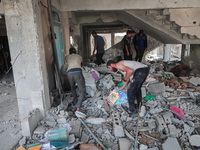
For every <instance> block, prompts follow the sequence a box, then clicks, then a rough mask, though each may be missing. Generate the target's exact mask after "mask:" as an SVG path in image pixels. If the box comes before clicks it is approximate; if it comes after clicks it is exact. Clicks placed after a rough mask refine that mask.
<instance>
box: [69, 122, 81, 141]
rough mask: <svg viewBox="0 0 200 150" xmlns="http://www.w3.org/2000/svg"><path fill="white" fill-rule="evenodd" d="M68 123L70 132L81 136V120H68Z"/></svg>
mask: <svg viewBox="0 0 200 150" xmlns="http://www.w3.org/2000/svg"><path fill="white" fill-rule="evenodd" d="M69 124H70V127H71V128H72V130H71V131H70V134H74V135H75V136H76V137H81V122H80V121H79V120H76V121H70V122H69Z"/></svg>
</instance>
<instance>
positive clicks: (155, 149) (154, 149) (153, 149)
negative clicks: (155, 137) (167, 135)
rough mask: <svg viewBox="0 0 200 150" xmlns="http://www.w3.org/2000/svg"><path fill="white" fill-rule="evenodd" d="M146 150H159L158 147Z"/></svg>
mask: <svg viewBox="0 0 200 150" xmlns="http://www.w3.org/2000/svg"><path fill="white" fill-rule="evenodd" d="M146 150H159V149H158V148H157V147H153V148H148V149H146Z"/></svg>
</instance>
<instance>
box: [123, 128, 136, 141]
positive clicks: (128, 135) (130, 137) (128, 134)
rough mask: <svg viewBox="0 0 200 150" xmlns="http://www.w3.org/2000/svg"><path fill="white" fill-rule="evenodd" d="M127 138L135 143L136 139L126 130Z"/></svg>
mask: <svg viewBox="0 0 200 150" xmlns="http://www.w3.org/2000/svg"><path fill="white" fill-rule="evenodd" d="M124 132H125V134H126V136H127V137H128V138H129V139H131V140H132V141H135V139H134V137H133V136H132V135H131V134H130V133H129V132H128V131H127V130H124Z"/></svg>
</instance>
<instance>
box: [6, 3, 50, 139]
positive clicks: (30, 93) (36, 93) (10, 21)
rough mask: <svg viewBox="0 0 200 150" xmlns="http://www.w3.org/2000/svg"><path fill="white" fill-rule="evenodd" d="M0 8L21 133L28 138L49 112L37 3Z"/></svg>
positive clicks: (9, 4) (9, 5)
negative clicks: (6, 38)
mask: <svg viewBox="0 0 200 150" xmlns="http://www.w3.org/2000/svg"><path fill="white" fill-rule="evenodd" d="M3 4H4V11H5V19H6V27H7V33H8V41H9V47H10V53H11V59H12V61H11V63H12V65H13V73H14V81H15V87H16V94H17V101H18V107H19V117H20V120H21V123H22V132H23V135H24V136H31V134H32V132H33V130H34V128H35V127H36V126H37V122H38V121H39V120H41V119H42V118H43V117H44V116H45V112H46V111H47V110H48V109H49V108H50V99H49V87H48V81H47V70H46V63H45V51H44V44H43V36H42V27H41V16H40V9H39V2H38V0H34V1H32V0H26V1H24V0H18V1H14V2H13V1H8V0H3ZM33 110H34V111H33ZM30 112H33V113H32V114H30Z"/></svg>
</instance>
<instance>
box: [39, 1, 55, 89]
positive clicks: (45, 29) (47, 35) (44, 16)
mask: <svg viewBox="0 0 200 150" xmlns="http://www.w3.org/2000/svg"><path fill="white" fill-rule="evenodd" d="M41 2H42V3H43V4H44V6H47V0H41ZM44 6H42V5H40V11H41V22H42V34H43V40H44V49H45V59H46V65H47V66H46V67H47V74H48V83H49V90H50V91H51V90H52V89H54V88H55V80H54V64H53V49H52V45H51V32H50V26H49V21H48V10H47V8H45V7H44Z"/></svg>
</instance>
